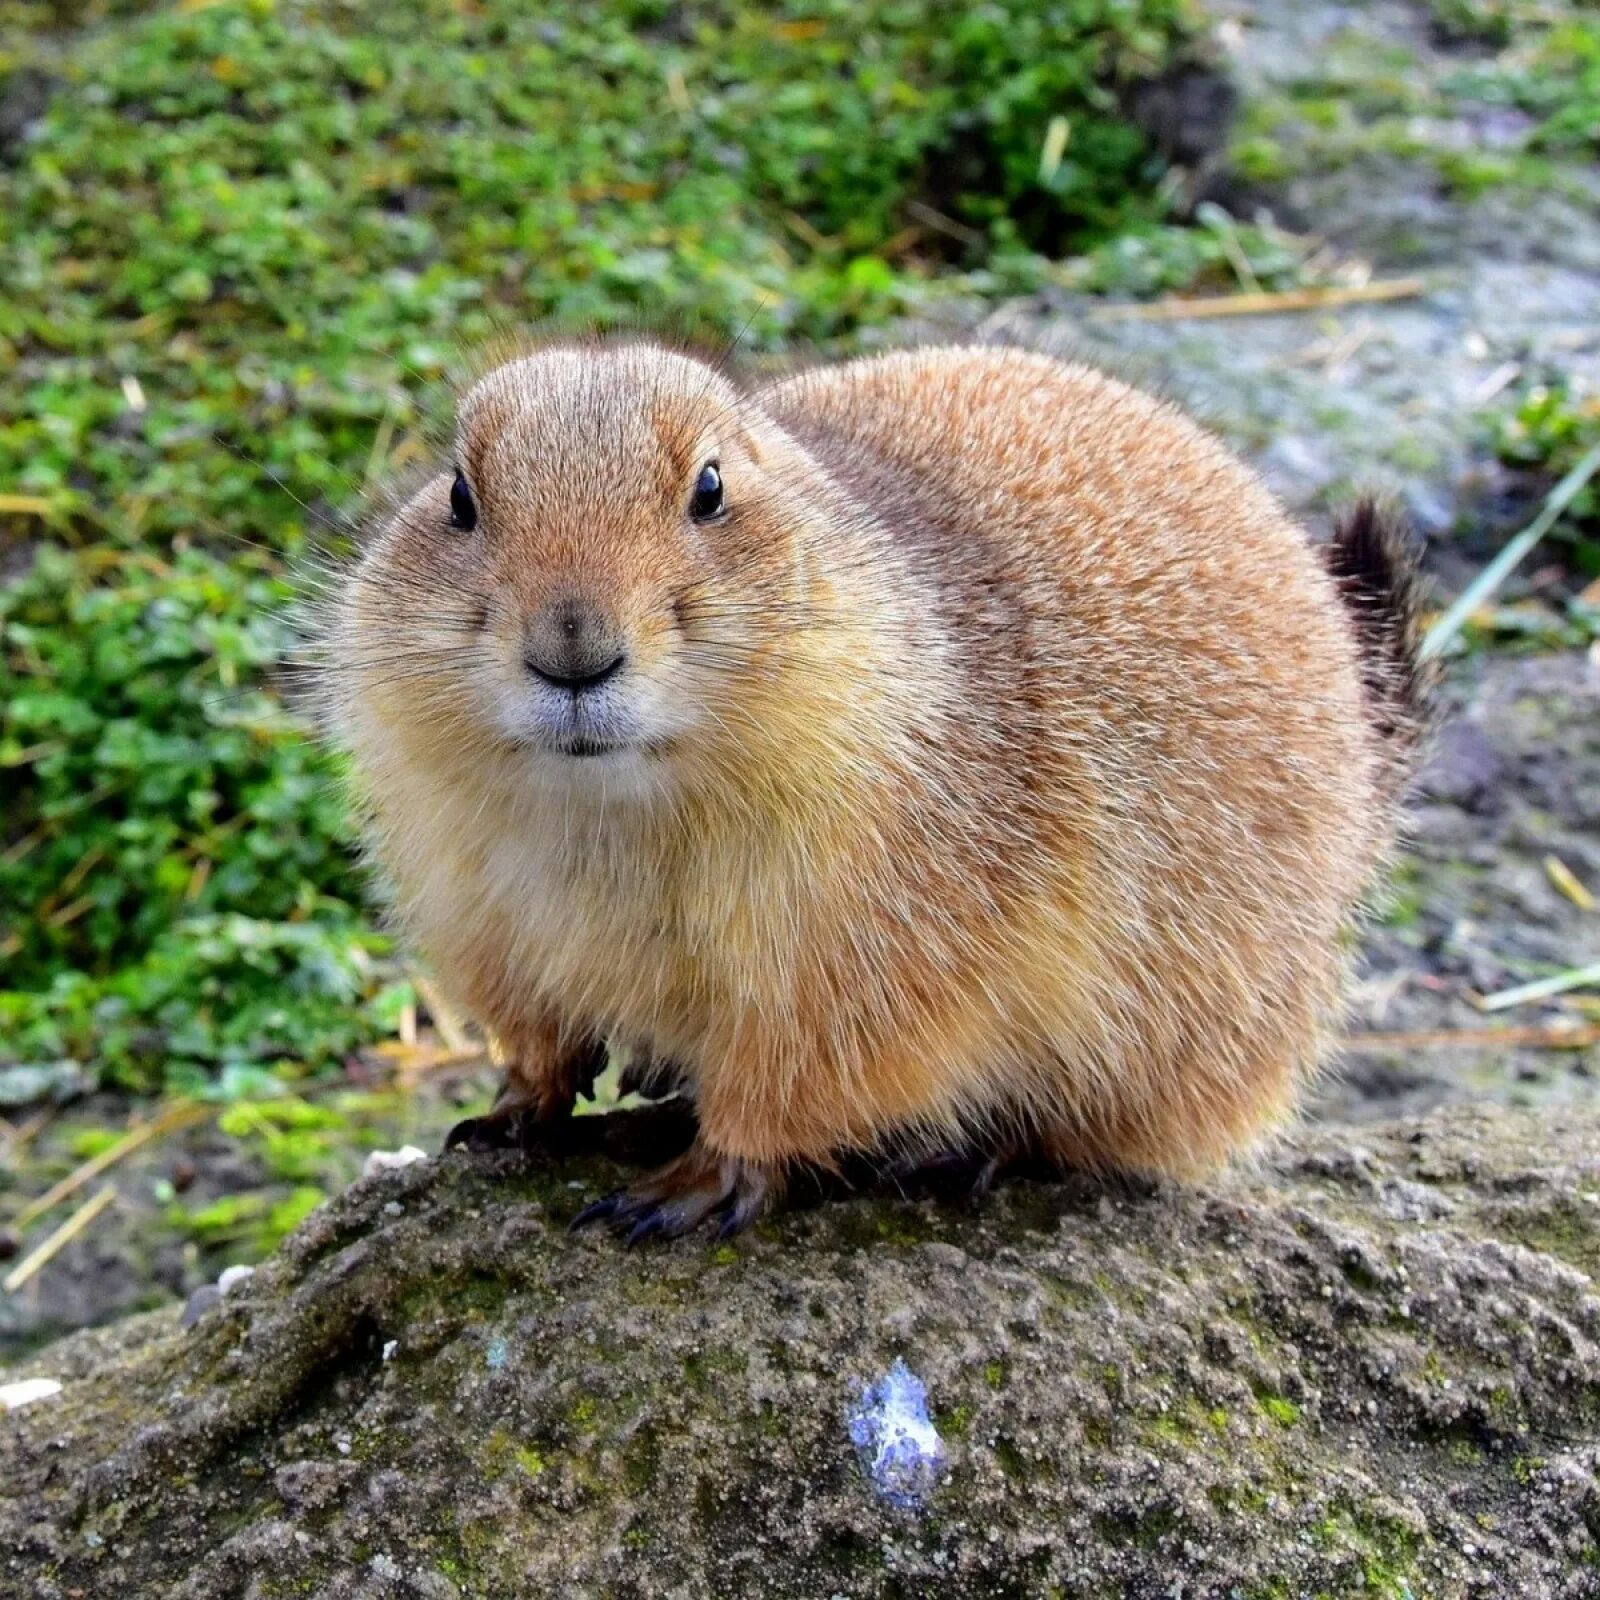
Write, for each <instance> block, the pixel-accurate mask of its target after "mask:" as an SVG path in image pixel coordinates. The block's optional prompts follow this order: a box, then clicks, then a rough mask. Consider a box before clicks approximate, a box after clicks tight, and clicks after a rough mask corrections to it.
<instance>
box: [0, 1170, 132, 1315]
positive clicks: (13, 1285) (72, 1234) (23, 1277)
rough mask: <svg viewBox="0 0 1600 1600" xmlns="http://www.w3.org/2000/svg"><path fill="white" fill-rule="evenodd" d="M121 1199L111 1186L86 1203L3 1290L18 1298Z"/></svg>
mask: <svg viewBox="0 0 1600 1600" xmlns="http://www.w3.org/2000/svg"><path fill="white" fill-rule="evenodd" d="M116 1197H117V1186H116V1184H114V1183H108V1184H107V1185H106V1186H105V1188H103V1189H101V1190H99V1191H98V1192H97V1193H96V1194H95V1195H94V1196H93V1197H92V1198H91V1199H88V1200H85V1201H84V1203H83V1204H82V1205H81V1206H79V1207H78V1209H77V1210H76V1211H74V1212H73V1213H72V1215H71V1216H70V1217H68V1218H67V1220H66V1221H65V1222H63V1223H62V1224H61V1226H60V1227H59V1228H57V1229H56V1231H55V1232H54V1233H52V1234H51V1235H50V1237H49V1238H48V1239H46V1240H44V1241H43V1242H42V1243H41V1244H40V1245H39V1246H38V1248H37V1249H35V1250H31V1251H29V1253H28V1254H27V1255H26V1256H24V1257H23V1258H22V1260H21V1261H19V1262H18V1263H17V1264H16V1266H15V1267H13V1268H12V1269H11V1271H10V1273H8V1274H7V1276H6V1280H5V1284H4V1285H3V1287H4V1288H5V1291H6V1293H7V1294H15V1293H16V1292H17V1290H18V1289H20V1288H21V1287H22V1286H23V1284H25V1283H26V1282H27V1281H28V1279H29V1278H31V1277H32V1276H33V1275H34V1273H36V1272H37V1271H38V1270H39V1268H40V1267H42V1266H44V1265H45V1264H46V1263H47V1262H49V1261H50V1260H52V1259H53V1258H54V1257H55V1255H56V1254H57V1253H58V1252H59V1251H60V1250H62V1249H63V1248H64V1247H65V1246H66V1245H69V1244H71V1243H72V1241H73V1240H74V1239H76V1238H77V1237H78V1235H79V1234H80V1233H82V1232H83V1230H84V1229H85V1228H87V1227H88V1226H89V1224H90V1223H91V1222H93V1221H94V1219H95V1218H96V1217H98V1216H99V1215H100V1213H101V1212H102V1211H104V1210H105V1208H106V1207H107V1206H108V1205H110V1204H111V1202H112V1201H113V1200H115V1199H116Z"/></svg>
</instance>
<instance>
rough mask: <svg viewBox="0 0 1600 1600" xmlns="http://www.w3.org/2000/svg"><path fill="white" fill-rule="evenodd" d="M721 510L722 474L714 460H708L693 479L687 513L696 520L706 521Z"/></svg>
mask: <svg viewBox="0 0 1600 1600" xmlns="http://www.w3.org/2000/svg"><path fill="white" fill-rule="evenodd" d="M721 511H722V474H721V473H720V472H719V471H718V470H717V464H716V462H715V461H708V462H706V464H705V465H704V466H703V467H701V469H700V476H699V477H698V478H696V479H695V480H694V494H693V495H692V496H691V497H690V500H689V515H690V516H691V517H693V518H694V520H695V521H696V522H707V521H709V520H710V519H711V518H712V517H715V516H717V515H719V514H720V513H721Z"/></svg>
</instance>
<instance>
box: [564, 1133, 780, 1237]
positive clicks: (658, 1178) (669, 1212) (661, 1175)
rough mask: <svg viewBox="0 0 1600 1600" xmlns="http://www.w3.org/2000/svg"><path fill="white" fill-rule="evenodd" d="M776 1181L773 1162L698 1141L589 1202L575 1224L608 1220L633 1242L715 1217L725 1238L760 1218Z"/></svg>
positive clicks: (614, 1229)
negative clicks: (636, 1179) (726, 1153)
mask: <svg viewBox="0 0 1600 1600" xmlns="http://www.w3.org/2000/svg"><path fill="white" fill-rule="evenodd" d="M777 1187H778V1180H777V1175H776V1174H775V1172H774V1171H773V1169H772V1168H770V1167H764V1166H760V1165H757V1164H756V1163H755V1162H751V1161H740V1160H738V1159H736V1158H734V1157H732V1156H720V1155H717V1154H715V1153H714V1152H713V1151H710V1150H707V1149H705V1148H704V1147H703V1146H701V1145H699V1144H696V1145H693V1146H691V1147H690V1149H688V1150H687V1151H685V1152H684V1154H683V1155H681V1156H679V1157H678V1159H677V1160H676V1161H672V1162H669V1163H668V1164H667V1165H666V1166H664V1167H661V1168H660V1169H658V1170H657V1171H655V1172H653V1173H651V1174H650V1176H649V1177H647V1178H643V1179H641V1180H640V1181H639V1182H638V1183H635V1184H632V1185H630V1186H629V1187H628V1188H626V1189H618V1190H617V1191H616V1192H615V1193H614V1194H608V1195H606V1196H605V1198H604V1199H602V1200H596V1201H595V1202H594V1203H593V1204H592V1205H587V1206H585V1207H584V1208H583V1210H582V1211H580V1212H579V1213H578V1214H577V1216H576V1217H574V1218H573V1219H572V1226H573V1228H574V1229H577V1228H584V1227H587V1226H588V1225H589V1224H590V1223H592V1222H603V1223H605V1224H606V1226H607V1227H609V1228H610V1230H611V1231H612V1233H614V1234H616V1235H618V1236H619V1237H620V1238H621V1239H622V1240H623V1242H624V1243H626V1244H630V1245H634V1244H639V1243H640V1242H641V1241H643V1240H645V1239H649V1238H654V1237H657V1236H659V1237H661V1238H663V1239H676V1238H679V1237H681V1236H682V1235H683V1234H686V1233H690V1232H692V1231H693V1230H694V1229H695V1228H698V1227H699V1226H700V1224H701V1223H702V1222H704V1221H705V1220H706V1219H707V1218H708V1217H714V1218H716V1219H717V1225H716V1228H715V1230H714V1233H713V1237H714V1238H717V1239H726V1238H728V1237H729V1236H730V1235H732V1234H735V1233H738V1232H740V1231H741V1230H742V1229H744V1228H747V1227H749V1226H750V1224H751V1223H752V1222H754V1221H755V1219H756V1218H757V1217H758V1216H759V1215H760V1214H761V1212H762V1209H763V1208H764V1207H765V1206H766V1204H767V1203H768V1201H769V1200H770V1199H772V1198H773V1197H774V1195H775V1193H776V1190H777Z"/></svg>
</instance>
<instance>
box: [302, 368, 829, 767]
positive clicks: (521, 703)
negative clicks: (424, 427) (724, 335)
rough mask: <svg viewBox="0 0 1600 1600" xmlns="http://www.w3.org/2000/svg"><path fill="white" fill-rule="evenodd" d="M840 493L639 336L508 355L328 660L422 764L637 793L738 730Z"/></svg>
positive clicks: (761, 425) (346, 613) (358, 590)
mask: <svg viewBox="0 0 1600 1600" xmlns="http://www.w3.org/2000/svg"><path fill="white" fill-rule="evenodd" d="M827 493H828V485H827V483H826V481H825V480H824V479H823V478H822V475H821V474H820V472H819V471H818V469H817V468H816V467H815V466H814V464H812V463H811V461H810V458H809V457H807V456H806V455H805V453H804V452H803V451H801V450H800V449H799V448H798V446H796V444H795V443H794V442H793V441H792V440H791V439H790V438H789V437H788V436H787V435H786V434H785V433H784V432H783V430H781V429H780V428H778V427H777V426H776V425H775V424H774V423H772V422H771V421H770V420H769V419H767V418H765V417H764V416H763V415H762V414H761V412H760V410H759V408H758V407H757V406H755V405H754V404H753V403H752V402H751V401H750V400H748V399H747V398H746V397H744V396H742V395H740V394H739V393H738V392H737V391H736V390H735V389H734V387H733V386H732V385H731V384H730V383H729V382H728V381H727V380H726V379H725V378H724V377H723V376H722V375H721V374H720V373H719V372H718V371H717V370H716V369H715V368H713V367H711V366H709V365H706V364H704V363H702V362H699V361H695V360H692V359H689V358H687V357H684V356H680V355H677V354H675V353H671V352H669V351H666V350H664V349H661V348H659V347H656V346H652V345H646V344H633V345H621V346H610V347H607V346H589V347H584V346H574V347H557V348H551V349H547V350H544V351H542V352H540V353H537V354H534V355H530V356H526V357H523V358H521V359H518V360H514V361H511V362H509V363H507V364H506V365H504V366H501V367H499V368H497V369H495V370H494V371H491V372H490V373H488V375H487V376H485V377H484V378H482V379H481V380H480V381H479V382H477V383H476V384H475V385H474V386H473V387H472V388H471V389H470V390H469V391H468V392H467V393H466V395H465V396H464V398H463V399H462V401H461V404H460V406H459V411H458V425H457V433H456V439H455V447H454V460H453V462H451V464H450V465H449V467H448V469H447V470H444V471H442V472H440V473H439V474H438V475H437V476H435V477H433V478H431V479H430V480H429V481H428V482H427V483H425V484H424V485H423V487H422V488H421V489H420V490H419V491H418V492H417V493H416V494H415V495H413V496H412V498H411V499H410V500H409V501H407V502H406V503H405V504H404V505H403V506H401V507H400V508H399V510H398V511H397V512H396V513H395V514H394V515H393V517H392V518H391V519H390V520H389V522H388V523H387V524H386V525H384V526H383V527H382V528H381V529H380V530H379V531H378V533H377V536H376V537H375V538H374V539H373V540H372V542H371V543H370V545H369V547H368V548H367V550H366V552H365V554H364V556H363V558H362V561H361V563H360V566H359V568H358V570H357V573H356V577H355V580H354V583H353V585H352V586H351V588H350V590H349V591H348V593H347V595H346V598H345V602H344V606H343V614H342V625H341V627H340V630H339V632H340V635H341V639H340V641H339V642H338V644H336V647H335V648H336V649H340V648H342V649H343V650H344V652H345V653H346V654H347V655H348V657H349V659H348V660H346V661H342V662H341V661H335V662H333V663H332V665H333V666H334V667H335V668H336V669H337V670H338V671H339V672H340V674H341V676H342V677H343V679H344V682H345V683H346V685H347V686H348V687H349V688H351V689H353V690H354V694H355V697H356V698H357V700H358V701H359V702H360V705H361V711H362V720H363V721H364V722H365V723H366V725H367V726H368V728H369V729H371V728H374V727H375V728H377V729H379V730H381V733H382V735H383V736H384V737H385V738H388V737H398V738H400V739H401V740H403V741H404V742H405V743H406V745H407V747H408V748H410V749H412V750H413V751H416V752H418V753H420V754H422V755H424V756H425V757H426V758H428V759H437V760H443V759H450V760H459V761H464V762H470V761H472V760H473V759H474V757H475V756H479V755H482V754H484V753H485V752H486V751H487V749H488V748H490V747H492V748H493V749H495V750H498V751H515V752H517V753H518V759H519V760H520V761H523V762H526V763H527V764H529V765H531V766H533V767H535V768H537V769H538V771H539V772H541V773H544V774H547V775H551V776H553V777H555V778H557V779H558V781H561V782H564V783H569V784H570V783H580V784H581V783H589V782H595V783H596V784H597V786H598V784H599V783H602V782H604V783H606V785H607V792H608V793H609V794H618V793H625V792H626V790H627V788H628V787H629V785H628V784H627V783H626V782H625V781H620V780H623V779H625V778H626V777H627V776H628V775H630V774H631V775H633V776H635V777H638V776H640V775H641V774H648V772H649V771H650V770H652V768H659V767H660V765H661V764H664V763H667V762H670V761H671V760H672V759H673V758H674V757H675V756H676V755H678V754H680V753H681V752H682V750H683V748H684V747H685V746H688V745H695V744H698V743H702V742H704V741H706V740H714V739H716V738H717V737H719V736H725V735H726V734H727V731H728V729H729V726H730V723H737V722H739V721H740V720H741V717H740V698H741V687H743V688H745V689H747V688H748V685H749V683H750V681H751V680H752V679H759V678H760V676H761V675H762V674H763V673H764V672H770V670H771V662H770V659H769V658H770V656H771V652H772V651H773V648H774V644H775V641H776V639H777V637H778V636H779V635H780V634H781V633H782V631H783V622H784V619H785V618H786V617H792V616H793V615H794V614H795V611H796V608H797V606H798V603H799V594H798V584H799V582H800V577H799V571H800V568H801V567H803V565H804V563H803V561H802V559H801V557H800V551H801V549H802V547H803V544H804V541H805V536H806V530H807V527H808V526H809V525H814V524H815V521H816V517H817V515H818V514H819V510H820V506H821V504H822V503H825V500H826V496H827ZM819 494H820V495H821V496H822V501H819V499H818V496H819Z"/></svg>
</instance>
